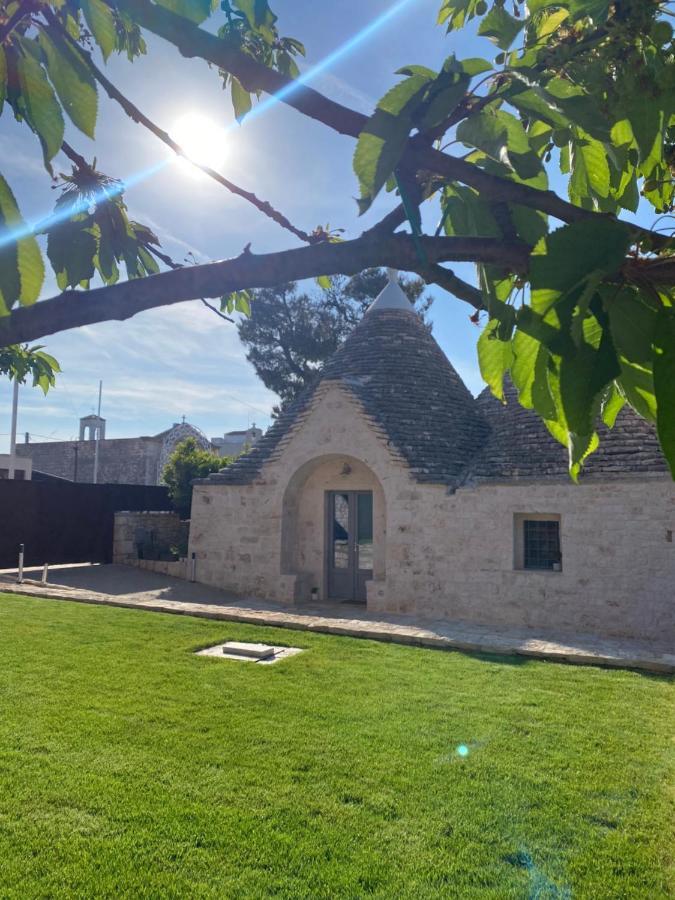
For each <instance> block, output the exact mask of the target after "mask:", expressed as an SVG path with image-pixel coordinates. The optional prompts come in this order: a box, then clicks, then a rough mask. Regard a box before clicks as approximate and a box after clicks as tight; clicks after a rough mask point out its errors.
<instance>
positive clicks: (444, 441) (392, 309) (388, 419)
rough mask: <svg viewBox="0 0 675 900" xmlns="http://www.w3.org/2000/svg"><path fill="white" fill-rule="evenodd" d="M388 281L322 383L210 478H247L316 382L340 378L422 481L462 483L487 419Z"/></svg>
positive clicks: (330, 364) (306, 404)
mask: <svg viewBox="0 0 675 900" xmlns="http://www.w3.org/2000/svg"><path fill="white" fill-rule="evenodd" d="M391 287H392V285H391V284H389V285H388V286H387V287H386V288H385V289H384V291H383V292H382V294H380V296H379V297H378V299H377V300H376V301H375V302H374V303H373V305H372V306H371V307H370V309H369V311H368V312H367V313H366V315H365V316H364V317H363V319H362V320H361V322H360V323H359V324H358V325H357V327H356V328H355V329H354V331H353V332H352V333H351V335H350V336H349V337H348V338H347V340H346V341H345V343H344V344H343V345H342V347H340V349H339V350H338V351H337V353H335V355H334V356H333V357H332V358H331V359H330V360H329V361H328V363H327V364H326V366H325V367H324V369H323V371H322V373H321V375H320V378H319V379H318V381H317V383H316V384H314V385H313V386H311V387H310V388H308V389H307V390H306V391H305V392H304V393H303V394H302V395H301V396H300V397H299V399H298V400H297V401H296V402H295V403H294V404H292V405H291V406H290V407H289V408H288V409H287V410H286V411H285V412H284V413H283V414H282V415H281V416H280V417H279V418H278V419H277V421H276V422H275V424H274V425H273V426H272V428H270V429H269V431H268V432H267V433H266V434H265V435H264V436H263V437H262V438H261V439H260V440H259V441H258V443H257V444H256V446H255V447H254V448H253V450H251V451H250V453H248V454H246V455H245V456H242V457H240V458H239V459H238V460H236V461H235V462H234V463H232V464H231V465H230V466H228V467H227V468H226V469H224V470H223V471H222V472H218V473H216V474H215V475H212V476H210V477H209V479H208V481H210V482H220V483H229V484H246V483H250V482H251V481H252V480H253V479H254V478H255V477H256V476H257V474H258V473H259V472H260V470H261V468H262V466H263V465H264V463H265V462H266V461H267V460H268V459H269V458H270V456H271V455H272V454H273V453H274V452H275V450H276V448H277V447H278V446H279V443H280V442H281V440H282V439H283V438H284V436H285V435H286V434H287V433H288V432H289V430H290V429H291V428H292V427H293V426H294V424H295V423H296V422H297V421H298V419H299V418H300V417H301V416H302V415H303V413H304V412H305V411H306V410H307V408H308V407H309V405H310V403H311V400H312V398H313V396H314V395H315V393H316V390H317V388H318V386H319V385H320V384H323V383H325V382H337V383H339V384H341V385H343V386H344V387H345V388H347V389H348V390H349V391H351V392H352V393H353V394H354V395H355V396H356V397H357V398H358V399H359V400H360V401H361V404H362V405H363V407H364V410H365V412H366V414H367V415H368V416H369V417H370V418H372V419H373V420H374V421H375V422H376V423H377V424H378V425H379V426H380V428H381V429H382V430H383V431H384V433H385V435H386V437H387V438H388V440H389V442H390V443H391V446H392V447H393V448H394V449H395V450H396V451H398V453H400V454H401V456H402V457H403V458H404V459H405V460H406V462H407V464H408V466H409V467H410V470H411V472H412V474H413V476H414V477H415V479H416V480H417V481H420V482H435V483H441V484H449V485H456V484H458V483H460V481H461V480H462V476H463V475H464V473H465V471H466V469H467V466H468V464H469V462H470V460H471V458H472V457H473V456H474V455H475V453H476V451H477V449H478V448H479V447H480V446H481V445H482V444H483V443H484V441H485V440H486V438H487V432H488V429H487V426H486V424H485V423H484V422H483V420H482V419H481V417H480V415H479V413H478V411H477V409H476V407H475V401H474V399H473V397H472V396H471V394H470V392H469V390H468V389H467V388H466V386H465V385H464V383H463V381H462V380H461V378H460V377H459V375H458V374H457V372H456V371H455V370H454V368H453V367H452V366H451V365H450V363H449V362H448V359H447V357H446V356H445V354H444V353H443V351H442V350H441V348H440V347H439V346H438V344H437V343H436V341H435V340H434V338H433V337H432V336H431V334H430V332H429V329H428V328H427V327H426V325H425V324H424V323H423V322H422V320H421V319H420V317H419V316H418V314H417V313H416V312H415V310H414V309H413V307H412V306H411V305H410V303H409V302H408V301H407V299H406V301H405V302H406V305H407V308H406V307H402V306H401V304H400V302H399V299H398V298H396V296H395V295H394V296H391V293H392V292H391V290H390V288H391ZM396 288H397V289H398V290H399V291H400V288H399V287H398V285H396ZM402 293H403V292H402V291H401V294H402ZM403 296H405V295H403ZM380 301H382V302H380Z"/></svg>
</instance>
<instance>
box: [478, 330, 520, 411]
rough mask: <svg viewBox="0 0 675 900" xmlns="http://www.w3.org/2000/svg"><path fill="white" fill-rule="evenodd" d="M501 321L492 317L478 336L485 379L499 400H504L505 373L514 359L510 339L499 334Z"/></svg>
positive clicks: (482, 372) (479, 352) (480, 361)
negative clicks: (505, 339)
mask: <svg viewBox="0 0 675 900" xmlns="http://www.w3.org/2000/svg"><path fill="white" fill-rule="evenodd" d="M499 324H500V323H499V321H498V320H497V319H491V320H490V321H489V322H488V324H487V325H486V326H485V328H484V329H483V332H482V334H481V336H480V337H479V338H478V365H479V366H480V373H481V375H482V376H483V380H484V381H485V383H486V384H488V385H489V386H490V390H491V391H492V393H493V394H494V396H495V397H496V398H497V399H498V400H502V401H503V400H504V375H505V373H506V372H508V370H509V367H510V365H511V362H512V360H513V351H512V350H511V342H510V341H501V340H499V337H498V336H497V331H498V329H499Z"/></svg>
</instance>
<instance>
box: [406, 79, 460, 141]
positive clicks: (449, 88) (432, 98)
mask: <svg viewBox="0 0 675 900" xmlns="http://www.w3.org/2000/svg"><path fill="white" fill-rule="evenodd" d="M469 81H470V79H469V76H468V75H465V76H462V77H459V78H457V76H456V75H455V73H446V72H441V74H440V75H439V76H438V78H437V79H436V80H435V81H434V82H433V83H432V84H431V85H430V87H429V91H428V99H427V100H426V103H425V109H424V112H423V114H422V116H421V117H420V118H419V121H418V120H417V118H416V119H415V124H416V125H417V126H418V127H419V128H421V129H426V128H433V127H434V126H435V125H438V124H440V123H441V122H442V121H443V120H444V119H446V118H447V117H448V116H449V115H450V113H451V112H453V110H454V109H455V108H456V107H457V104H458V103H459V102H460V100H462V98H463V97H464V95H465V93H466V89H467V87H468V86H469Z"/></svg>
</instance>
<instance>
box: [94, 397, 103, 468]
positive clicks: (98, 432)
mask: <svg viewBox="0 0 675 900" xmlns="http://www.w3.org/2000/svg"><path fill="white" fill-rule="evenodd" d="M102 393H103V381H99V383H98V418H99V421H98V423H97V425H96V446H95V447H94V484H96V483H97V482H98V448H99V444H100V443H101V394H102Z"/></svg>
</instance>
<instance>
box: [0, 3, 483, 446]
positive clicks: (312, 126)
mask: <svg viewBox="0 0 675 900" xmlns="http://www.w3.org/2000/svg"><path fill="white" fill-rule="evenodd" d="M392 5H393V0H359V2H356V0H343V2H341V3H325V4H324V3H320V4H317V3H316V0H274V2H273V3H272V6H273V8H274V10H275V12H277V14H278V16H279V25H280V31H281V33H282V34H287V35H290V36H293V37H297V38H299V39H300V40H302V41H303V42H304V43H305V45H306V48H307V61H306V63H305V64H304V65H305V66H306V67H311V66H313V65H315V64H316V63H318V62H320V61H321V60H322V59H323V58H324V57H325V56H326V55H328V54H329V53H331V52H332V51H334V50H335V48H336V47H339V46H340V45H342V44H343V43H345V42H347V41H349V40H350V38H352V37H353V36H354V35H355V34H357V33H359V32H360V31H361V30H362V29H363V28H364V27H366V26H367V25H368V24H369V23H370V22H372V20H373V19H375V18H376V17H377V16H379V15H381V14H382V13H383V12H384V11H385V10H386V9H388V8H389V7H390V6H392ZM439 6H440V0H409V2H408V3H407V5H406V6H405V7H404V9H403V10H402V11H400V12H399V13H398V14H397V15H396V16H395V17H393V18H392V19H390V20H389V21H388V22H387V24H386V25H384V26H383V27H382V28H381V29H379V31H377V32H376V33H375V34H373V35H372V36H370V37H369V38H368V40H367V41H364V42H362V43H361V44H360V45H359V46H358V47H356V48H355V49H354V50H353V51H352V52H351V53H349V54H348V55H345V56H344V57H343V58H342V59H340V60H339V61H338V62H336V63H335V64H334V65H333V66H332V67H331V68H330V70H329V71H324V72H322V73H321V74H319V75H318V76H317V77H316V79H315V80H314V81H313V82H312V83H313V85H314V86H315V87H317V88H318V89H320V90H321V91H323V92H324V93H326V94H327V95H329V96H331V97H333V98H334V99H336V100H338V101H340V102H342V103H345V104H347V105H349V106H352V107H354V108H357V109H359V110H361V111H362V112H366V113H368V112H370V111H371V110H372V108H373V105H374V103H375V102H376V101H377V99H378V98H379V97H380V96H381V95H382V94H383V93H384V92H385V91H386V90H387V89H388V88H389V87H390V86H391V85H392V84H393V83H394V82H395V80H396V79H395V76H394V74H393V73H394V71H395V70H396V69H397V68H399V67H400V66H402V65H405V64H408V63H422V64H424V65H427V66H430V67H432V68H438V67H440V65H441V63H442V61H443V60H444V58H445V57H446V56H447V55H448V54H449V53H450V52H452V51H453V50H454V51H455V52H456V53H457V54H458V55H459V56H460V57H467V56H474V55H483V56H486V57H488V58H492V57H493V56H494V53H495V52H496V51H495V48H494V47H493V45H492V44H490V43H489V42H488V41H486V40H484V39H477V38H473V37H470V36H467V35H465V34H464V35H461V36H459V35H452V36H450V37H448V36H446V35H445V30H444V29H443V28H439V27H438V26H436V24H435V20H436V14H437V11H438V7H439ZM317 8H318V9H319V10H320V11H319V12H317ZM148 44H149V53H148V55H147V56H146V57H144V58H141V59H139V60H137V61H136V62H135V63H134V64H133V65H131V64H129V63H128V62H127V60H126V58H121V57H120V58H114V59H112V58H111V59H110V60H109V62H108V65H107V69H106V71H107V74H108V75H109V77H110V78H111V79H112V80H113V81H114V82H115V83H116V84H117V85H118V86H119V87H120V88H122V89H123V90H124V91H125V93H126V94H127V95H128V96H129V97H130V99H132V100H134V101H135V102H136V103H137V104H138V105H139V106H140V107H141V109H143V110H144V111H145V112H146V113H147V114H148V115H149V116H150V117H151V118H153V119H154V120H155V121H156V122H157V123H158V124H160V125H161V126H162V127H165V128H167V129H168V130H171V127H172V124H173V123H175V121H176V120H177V119H179V118H180V117H181V116H183V115H185V114H186V113H191V112H199V113H202V114H204V115H206V116H208V117H209V118H211V119H213V121H214V122H217V123H219V124H220V125H222V126H224V127H225V128H228V129H229V130H228V137H227V144H228V146H227V159H226V161H225V163H224V164H223V166H222V172H223V174H224V175H226V176H227V177H229V178H231V179H232V180H233V181H235V182H237V183H239V184H241V185H242V186H243V187H245V188H248V189H250V190H253V191H255V192H256V193H257V194H258V196H260V197H263V198H266V199H268V200H270V201H271V202H272V203H273V204H274V205H275V206H277V207H278V208H279V209H281V210H282V211H283V212H284V213H285V214H286V215H288V217H289V218H290V219H291V220H292V221H293V222H294V223H295V224H297V225H298V226H300V227H301V228H304V229H306V230H308V231H309V230H311V229H312V228H314V227H315V226H316V225H318V224H326V223H329V224H330V226H331V227H341V228H344V229H345V230H346V236H356V235H358V234H359V233H360V232H361V231H362V230H363V229H364V228H366V227H368V226H369V225H370V224H372V223H373V222H374V221H375V220H376V218H379V217H380V216H381V215H382V214H383V213H384V212H386V210H387V209H388V208H389V207H390V206H391V203H392V201H391V198H387V197H386V196H385V197H383V198H381V199H379V200H378V201H377V203H376V204H375V205H374V208H373V209H372V210H371V211H369V213H368V214H367V215H366V216H364V217H362V218H360V219H359V218H358V217H357V215H356V204H355V202H354V199H353V198H354V196H355V195H356V194H357V185H356V180H355V177H354V174H353V171H352V165H351V160H352V153H353V149H354V142H353V140H352V139H350V138H346V137H342V136H340V135H337V134H335V133H333V132H331V131H330V130H328V129H327V128H325V127H324V126H321V125H319V124H318V123H315V122H313V121H311V120H308V119H306V118H304V117H303V116H301V115H300V114H298V113H296V112H295V111H294V110H292V109H290V108H288V107H287V106H284V105H283V104H278V105H276V106H273V107H272V108H268V109H267V110H266V111H265V112H264V113H263V114H261V115H259V116H254V117H252V118H251V119H250V120H248V121H245V122H244V124H243V125H242V126H241V127H240V126H236V125H235V126H234V127H233V128H229V126H230V125H231V123H232V119H233V115H232V109H231V104H230V101H229V97H228V95H227V94H225V93H224V92H223V90H222V87H221V83H220V80H219V78H218V75H217V73H216V71H215V70H212V69H209V67H208V66H207V65H206V64H205V63H203V62H201V61H199V60H186V59H183V58H182V57H180V56H179V55H178V53H177V51H176V50H175V49H173V48H172V47H171V46H170V45H168V44H165V43H163V42H161V41H159V40H153V39H152V38H150V37H148ZM67 137H68V140H69V141H70V142H71V143H72V144H73V146H75V148H76V149H77V150H78V151H79V152H81V153H83V154H84V155H86V156H87V157H92V156H93V155H96V157H97V161H98V167H99V168H100V169H102V170H103V171H105V172H106V173H107V174H109V175H112V176H115V177H119V178H128V177H130V176H133V175H134V174H135V173H138V172H140V171H143V170H145V169H147V168H149V167H151V166H153V165H154V164H156V163H157V161H158V160H161V159H163V158H165V156H166V153H167V151H166V149H165V148H164V146H163V145H162V144H161V143H160V142H159V141H157V139H156V138H154V137H153V136H152V135H150V134H149V133H148V132H146V131H145V130H144V129H143V128H141V127H140V126H138V125H135V124H134V123H133V122H131V121H130V120H129V119H127V117H126V116H125V115H124V113H122V112H121V110H120V109H119V107H117V106H116V105H115V104H113V103H112V102H110V101H108V100H107V98H104V97H100V99H99V121H98V126H97V140H96V142H95V144H94V143H92V142H90V141H89V140H88V139H87V138H85V137H84V136H83V135H82V134H81V133H79V132H77V131H76V130H75V129H70V130H69V132H68V135H67ZM0 153H1V154H2V159H3V171H4V174H5V176H6V177H7V178H8V179H9V181H10V183H11V185H12V188H13V189H14V191H15V193H16V195H17V197H18V199H19V203H20V206H21V208H22V211H23V213H24V215H25V217H26V218H27V219H29V220H31V221H35V220H39V219H40V218H41V217H43V216H44V215H45V214H46V213H48V212H49V211H50V209H51V207H52V205H53V202H54V192H53V191H52V190H51V189H50V185H49V179H48V177H47V176H46V173H45V172H44V170H43V168H42V165H41V160H40V154H39V148H38V142H37V139H36V138H35V137H34V136H33V135H32V134H31V133H30V132H29V131H28V129H27V128H26V127H25V126H21V125H18V124H16V123H14V121H13V120H11V119H10V116H9V115H8V114H7V112H6V113H5V115H4V116H2V118H1V119H0ZM59 163H60V168H61V169H62V170H63V171H68V166H67V161H65V160H64V159H62V158H59ZM57 168H59V166H57ZM126 202H127V205H128V208H129V212H130V215H131V217H132V218H134V219H136V220H137V221H140V222H144V223H146V224H148V225H150V226H151V227H152V228H153V229H154V230H155V231H156V233H157V234H158V235H159V237H160V239H161V242H162V245H163V247H164V248H165V249H166V251H167V252H169V253H170V254H171V255H172V256H173V257H174V258H176V259H182V258H183V257H184V256H185V255H186V254H188V253H191V254H193V255H194V257H195V258H196V259H197V260H198V261H206V260H209V259H222V258H226V257H229V256H234V255H236V254H238V253H239V252H240V251H241V250H242V248H243V247H244V246H245V245H246V244H247V243H249V242H251V243H252V249H253V251H254V252H260V253H262V252H268V251H272V250H279V249H285V248H289V247H292V246H297V245H298V244H297V242H296V241H295V240H294V239H293V237H292V236H291V235H289V234H287V233H286V232H284V231H282V230H281V229H280V228H279V227H278V226H276V225H275V224H274V223H272V222H269V221H268V220H267V219H265V218H264V217H262V216H261V215H260V214H259V213H258V212H257V211H256V210H255V209H253V208H252V207H250V206H249V205H248V204H246V203H245V202H244V201H243V200H240V199H239V198H237V197H233V196H231V195H230V194H229V193H228V192H227V191H226V190H225V189H224V188H222V187H221V186H219V185H217V184H215V183H214V182H212V181H210V180H209V179H207V178H206V177H205V176H198V177H194V175H191V174H189V173H186V172H185V170H184V169H183V168H181V167H179V166H176V165H175V164H171V165H167V166H166V167H164V168H163V169H162V170H161V171H160V172H159V173H158V174H155V175H154V176H152V177H151V178H148V179H147V180H145V181H141V182H140V183H138V184H136V185H134V186H133V187H132V188H130V189H129V190H128V191H127V194H126ZM456 269H457V270H458V271H459V272H461V274H463V275H464V276H465V277H466V276H467V275H468V276H469V277H470V271H469V268H468V267H466V269H465V271H464V272H462V271H461V270H462V267H461V266H458V267H456ZM431 292H432V293H433V294H434V295H435V296H436V298H437V299H436V302H435V303H434V306H433V309H432V313H431V318H432V320H433V323H434V334H435V337H436V339H437V340H438V341H439V343H440V345H441V347H442V348H443V349H444V351H445V352H446V354H447V355H448V357H449V358H450V360H451V361H452V362H453V364H454V365H455V367H456V368H457V370H458V371H459V373H460V374H461V375H462V377H463V378H464V380H465V381H466V383H467V385H468V386H469V388H470V389H471V390H473V391H474V392H477V391H478V390H479V389H480V388H481V386H482V384H481V379H480V375H479V373H478V367H477V362H476V350H475V342H476V338H477V331H476V327H475V326H473V325H472V324H471V323H470V322H469V312H470V310H469V309H468V307H466V306H465V305H464V304H462V303H461V302H459V301H457V300H454V299H453V298H452V297H450V296H449V295H447V294H445V293H444V292H442V291H439V290H437V289H432V291H431ZM55 293H57V289H56V286H55V283H54V281H53V280H52V279H51V278H48V279H47V281H46V283H45V286H44V290H43V295H44V296H45V297H48V296H52V295H53V294H55ZM45 345H46V348H47V349H48V350H49V352H51V353H52V354H54V355H55V356H56V357H57V358H58V359H59V361H60V363H61V365H62V368H63V374H62V375H61V376H60V377H59V379H58V384H57V387H56V388H55V389H54V390H52V391H50V393H49V394H48V396H47V397H46V398H45V397H43V396H42V393H41V392H40V391H39V390H35V389H32V388H29V387H24V388H22V389H21V400H20V409H19V434H20V435H22V434H23V432H25V431H29V432H30V433H31V434H32V435H34V436H35V439H36V440H38V439H44V438H52V439H55V438H60V439H71V438H72V437H74V436H75V434H76V430H77V420H78V418H79V417H80V416H82V415H86V414H87V413H89V412H91V411H92V409H93V408H94V406H95V404H96V400H97V391H98V381H99V378H102V379H103V383H104V388H103V410H102V412H103V415H104V416H105V417H106V419H107V421H108V426H107V434H108V435H109V436H110V437H127V436H133V435H138V434H152V433H155V432H158V431H161V430H163V429H164V428H166V427H167V426H168V425H170V424H171V423H172V422H174V421H179V420H180V417H181V416H182V415H185V416H186V417H187V419H188V420H189V421H191V422H193V423H194V424H196V425H197V426H199V427H200V428H202V429H203V430H204V431H205V432H206V433H207V434H208V435H209V436H215V435H219V434H222V433H223V432H224V431H228V430H230V429H235V428H242V427H246V425H247V424H248V423H250V422H252V421H255V422H256V423H257V424H259V425H261V426H263V427H265V426H266V425H267V424H269V413H270V409H271V407H272V405H273V403H274V402H276V397H275V396H274V395H273V394H271V393H270V392H269V391H267V390H266V389H265V388H264V387H263V385H262V384H261V383H260V382H259V381H258V379H257V378H256V376H255V373H254V371H253V368H252V367H251V366H250V365H249V363H247V361H246V359H245V355H244V351H243V348H242V346H241V345H240V343H239V340H238V338H237V333H236V330H235V328H234V326H232V325H229V324H228V323H226V322H223V321H221V320H220V319H218V318H217V317H216V316H214V315H213V314H212V313H210V312H209V311H208V310H206V309H205V308H204V307H203V306H202V305H201V304H200V303H199V302H193V303H184V304H180V305H177V306H173V307H167V308H165V309H158V310H153V311H151V312H147V313H143V314H141V315H139V316H136V317H135V318H133V319H131V320H129V321H128V322H124V323H119V322H111V323H105V324H101V325H94V326H87V327H84V328H80V329H77V330H75V331H71V332H67V333H63V334H59V335H56V336H54V337H51V338H47V339H46V340H45ZM0 410H1V411H2V412H1V413H0V416H1V418H0V445H1V446H4V445H6V444H7V443H8V440H9V438H8V436H7V433H8V432H9V413H10V387H9V383H8V382H6V381H4V382H2V383H0ZM3 426H4V427H3Z"/></svg>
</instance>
